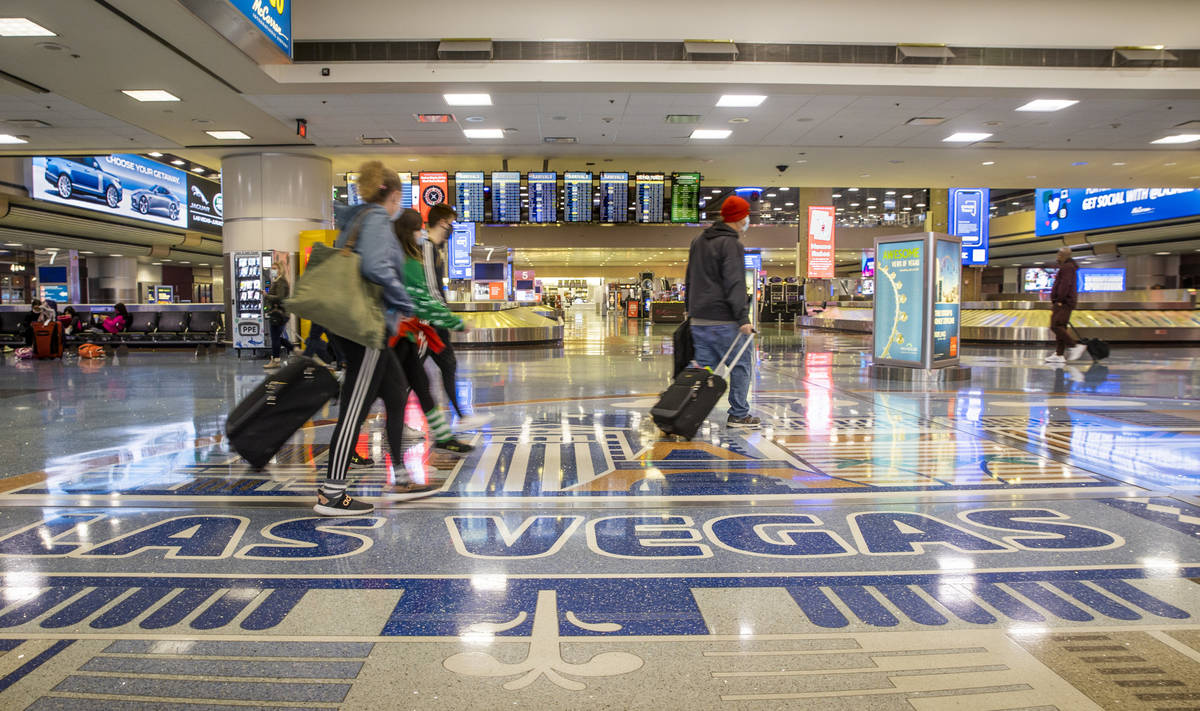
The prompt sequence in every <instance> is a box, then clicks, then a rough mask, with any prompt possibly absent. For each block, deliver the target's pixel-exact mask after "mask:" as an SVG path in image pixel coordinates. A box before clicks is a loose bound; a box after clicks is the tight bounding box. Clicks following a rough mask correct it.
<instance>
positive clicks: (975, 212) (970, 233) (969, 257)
mask: <svg viewBox="0 0 1200 711" xmlns="http://www.w3.org/2000/svg"><path fill="white" fill-rule="evenodd" d="M990 193H991V190H990V189H988V188H952V189H951V190H950V219H951V223H950V234H952V235H955V236H957V237H960V238H962V263H963V264H966V265H969V266H984V265H986V264H987V255H988V219H989V217H988V215H989V211H988V202H989V198H990Z"/></svg>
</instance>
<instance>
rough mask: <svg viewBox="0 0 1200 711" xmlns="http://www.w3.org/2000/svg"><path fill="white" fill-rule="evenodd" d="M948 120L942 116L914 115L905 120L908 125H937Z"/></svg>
mask: <svg viewBox="0 0 1200 711" xmlns="http://www.w3.org/2000/svg"><path fill="white" fill-rule="evenodd" d="M945 122H946V119H944V118H942V117H941V116H914V117H913V118H910V119H909V120H907V121H905V122H904V123H905V125H908V126H937V125H940V124H943V123H945Z"/></svg>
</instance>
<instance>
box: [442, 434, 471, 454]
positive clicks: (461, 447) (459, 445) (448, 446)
mask: <svg viewBox="0 0 1200 711" xmlns="http://www.w3.org/2000/svg"><path fill="white" fill-rule="evenodd" d="M433 451H435V452H440V453H442V454H453V455H454V456H456V457H465V456H466V455H468V454H470V453H471V452H474V451H475V448H474V447H472V446H471V445H469V444H467V443H466V442H460V441H458V440H456V439H454V438H453V437H451V438H450V439H448V440H446V441H445V442H438V443H437V444H436V445H434V447H433Z"/></svg>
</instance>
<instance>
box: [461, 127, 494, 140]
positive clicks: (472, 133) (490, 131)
mask: <svg viewBox="0 0 1200 711" xmlns="http://www.w3.org/2000/svg"><path fill="white" fill-rule="evenodd" d="M463 135H464V136H466V137H467V138H504V129H502V128H464V129H463Z"/></svg>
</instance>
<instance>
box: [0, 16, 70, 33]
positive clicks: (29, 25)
mask: <svg viewBox="0 0 1200 711" xmlns="http://www.w3.org/2000/svg"><path fill="white" fill-rule="evenodd" d="M56 36H57V35H55V34H54V33H53V32H51V31H50V30H48V29H46V28H45V27H42V26H41V25H39V24H38V23H36V22H34V21H33V20H30V19H28V18H25V17H0V37H56Z"/></svg>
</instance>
